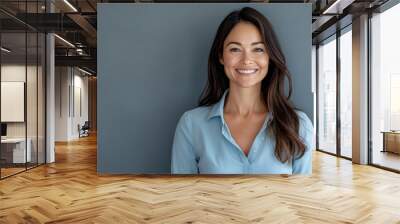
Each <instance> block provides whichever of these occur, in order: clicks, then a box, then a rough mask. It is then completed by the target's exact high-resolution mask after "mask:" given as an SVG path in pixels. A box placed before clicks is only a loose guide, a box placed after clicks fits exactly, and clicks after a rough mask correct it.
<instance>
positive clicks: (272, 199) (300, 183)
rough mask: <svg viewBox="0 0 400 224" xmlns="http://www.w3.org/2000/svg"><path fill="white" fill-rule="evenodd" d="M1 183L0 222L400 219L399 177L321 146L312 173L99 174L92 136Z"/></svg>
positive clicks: (61, 147)
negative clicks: (52, 161)
mask: <svg viewBox="0 0 400 224" xmlns="http://www.w3.org/2000/svg"><path fill="white" fill-rule="evenodd" d="M56 158H57V160H56V163H55V164H50V165H46V166H41V167H39V168H36V169H33V170H30V171H28V172H26V173H22V174H19V175H16V176H13V177H10V178H8V179H5V180H2V181H0V223H213V224H214V223H372V224H381V223H382V224H386V223H400V175H399V174H395V173H391V172H387V171H384V170H380V169H377V168H374V167H369V166H360V165H352V164H351V162H350V161H347V160H343V159H338V158H335V157H333V156H330V155H326V154H323V153H320V152H315V154H314V163H313V166H314V170H313V175H312V176H311V177H301V176H289V177H287V176H189V177H172V176H128V175H123V176H98V175H97V173H96V139H95V138H94V137H89V138H84V139H82V140H80V141H75V142H70V143H68V144H65V143H64V144H57V147H56Z"/></svg>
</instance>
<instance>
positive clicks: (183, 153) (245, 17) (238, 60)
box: [171, 7, 313, 174]
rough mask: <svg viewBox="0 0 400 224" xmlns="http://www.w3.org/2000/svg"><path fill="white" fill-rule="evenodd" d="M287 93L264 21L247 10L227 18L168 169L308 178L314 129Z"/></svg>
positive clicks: (282, 65)
mask: <svg viewBox="0 0 400 224" xmlns="http://www.w3.org/2000/svg"><path fill="white" fill-rule="evenodd" d="M285 78H287V79H288V81H289V96H285V90H284V82H285ZM291 88H292V86H291V79H290V76H289V72H288V69H287V67H286V62H285V58H284V55H283V53H282V51H281V49H280V47H279V44H278V41H277V39H276V37H275V34H274V31H273V30H272V26H271V24H270V23H269V22H268V20H267V19H266V18H265V17H264V16H263V15H262V14H261V13H259V12H258V11H256V10H255V9H252V8H249V7H245V8H243V9H241V10H240V11H234V12H232V13H230V14H229V15H228V16H227V17H226V18H225V19H224V20H223V21H222V23H221V24H220V26H219V28H218V31H217V34H216V37H215V40H214V42H213V45H212V48H211V52H210V55H209V62H208V83H207V85H206V87H205V89H204V91H203V93H202V96H201V99H200V103H199V106H200V107H198V108H196V109H193V110H190V111H187V112H185V113H184V114H183V115H182V117H181V119H180V120H179V123H178V125H177V128H176V131H175V137H174V143H173V149H172V163H171V172H172V173H175V174H193V173H205V174H206V173H207V174H210V173H218V174H243V173H246V174H255V173H260V174H311V169H312V166H311V163H312V147H313V146H312V142H313V127H312V124H311V122H310V120H309V119H308V118H307V116H306V115H305V114H304V113H303V112H300V111H296V110H295V109H294V108H293V106H292V105H291V103H290V102H289V97H290V93H291Z"/></svg>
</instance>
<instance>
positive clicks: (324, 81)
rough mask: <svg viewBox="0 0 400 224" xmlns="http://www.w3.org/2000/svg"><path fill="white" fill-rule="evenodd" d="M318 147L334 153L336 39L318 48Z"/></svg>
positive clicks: (333, 38)
mask: <svg viewBox="0 0 400 224" xmlns="http://www.w3.org/2000/svg"><path fill="white" fill-rule="evenodd" d="M318 66H319V67H318V68H319V69H318V116H319V117H318V118H319V119H318V146H319V149H320V150H323V151H327V152H331V153H336V38H335V37H332V40H331V41H328V42H327V43H324V44H322V45H320V46H319V48H318Z"/></svg>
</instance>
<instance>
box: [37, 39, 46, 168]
mask: <svg viewBox="0 0 400 224" xmlns="http://www.w3.org/2000/svg"><path fill="white" fill-rule="evenodd" d="M38 38H39V46H38V59H39V63H38V163H39V164H43V163H45V156H46V155H45V153H46V151H45V111H46V109H45V86H46V84H45V81H46V79H45V77H46V76H45V60H46V52H45V44H46V37H45V35H44V34H42V33H39V36H38Z"/></svg>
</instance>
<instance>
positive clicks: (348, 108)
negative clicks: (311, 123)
mask: <svg viewBox="0 0 400 224" xmlns="http://www.w3.org/2000/svg"><path fill="white" fill-rule="evenodd" d="M351 42H352V35H351V30H350V31H348V32H347V33H345V34H343V35H342V36H341V37H340V123H341V124H340V128H341V129H340V131H341V132H340V135H341V136H340V144H341V146H340V150H341V155H343V156H346V157H349V158H351V157H352V148H351V141H352V137H351V136H352V125H351V124H352V74H353V72H352V49H351V48H352V43H351Z"/></svg>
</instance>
